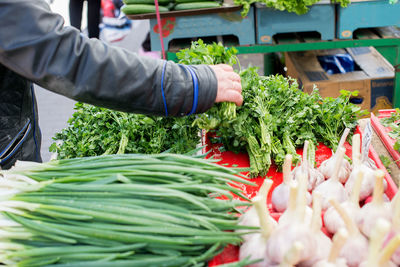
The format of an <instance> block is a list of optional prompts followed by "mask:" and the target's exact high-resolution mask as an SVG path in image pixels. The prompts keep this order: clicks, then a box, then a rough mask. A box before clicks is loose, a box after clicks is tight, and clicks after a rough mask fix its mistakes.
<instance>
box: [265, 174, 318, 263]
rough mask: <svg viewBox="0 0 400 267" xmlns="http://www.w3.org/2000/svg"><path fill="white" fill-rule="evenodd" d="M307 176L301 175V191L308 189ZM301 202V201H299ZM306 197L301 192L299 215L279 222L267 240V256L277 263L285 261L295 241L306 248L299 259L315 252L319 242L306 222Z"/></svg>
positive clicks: (306, 258)
mask: <svg viewBox="0 0 400 267" xmlns="http://www.w3.org/2000/svg"><path fill="white" fill-rule="evenodd" d="M306 179H307V178H306V177H305V176H302V177H300V187H301V188H300V190H299V191H300V192H302V191H303V190H305V191H306V190H307V189H306V183H307V181H306ZM299 202H300V203H299ZM305 207H306V197H305V195H304V194H300V197H299V198H298V206H297V207H296V214H297V216H293V220H292V222H291V223H290V224H278V227H277V228H276V229H275V231H273V232H272V233H271V235H270V237H269V239H268V242H267V254H266V255H267V258H268V259H270V261H272V262H275V263H280V262H282V261H283V259H284V256H285V255H286V253H287V252H288V251H289V250H290V248H291V246H292V244H293V243H295V242H300V243H301V244H302V245H303V246H304V249H303V250H302V252H301V255H300V257H299V261H300V262H301V261H305V260H308V259H309V258H310V257H311V256H312V254H313V253H314V251H315V249H316V246H317V242H316V239H315V237H314V234H313V232H312V231H311V230H310V224H309V223H305V210H306V209H305Z"/></svg>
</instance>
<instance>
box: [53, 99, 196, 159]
mask: <svg viewBox="0 0 400 267" xmlns="http://www.w3.org/2000/svg"><path fill="white" fill-rule="evenodd" d="M75 110H76V111H75V113H74V114H73V115H72V118H70V119H69V121H68V123H69V125H68V127H67V128H65V129H63V130H62V131H61V132H59V133H56V135H55V137H54V138H53V139H54V140H56V141H57V142H55V143H53V144H52V145H51V146H50V151H52V152H57V156H58V159H65V158H75V157H87V156H99V155H106V154H124V153H144V154H153V153H160V152H164V151H167V150H168V151H169V152H172V153H179V154H185V153H187V152H190V151H191V150H194V149H195V148H196V145H197V144H198V143H199V130H198V129H197V128H196V127H191V124H192V123H193V120H194V119H195V117H194V116H188V117H183V118H173V117H157V116H145V115H140V114H129V113H124V112H118V111H113V110H109V109H105V108H100V107H95V106H92V105H88V104H82V103H77V104H76V105H75Z"/></svg>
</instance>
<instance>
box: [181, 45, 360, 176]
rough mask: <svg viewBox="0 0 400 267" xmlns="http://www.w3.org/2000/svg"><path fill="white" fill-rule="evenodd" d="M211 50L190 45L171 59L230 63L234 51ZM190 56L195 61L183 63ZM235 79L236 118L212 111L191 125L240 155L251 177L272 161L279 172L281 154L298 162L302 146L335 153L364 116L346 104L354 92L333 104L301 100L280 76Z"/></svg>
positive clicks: (247, 74) (253, 72)
mask: <svg viewBox="0 0 400 267" xmlns="http://www.w3.org/2000/svg"><path fill="white" fill-rule="evenodd" d="M216 45H217V44H215V43H214V44H212V45H210V46H206V45H204V44H203V43H202V42H200V43H194V44H193V45H192V47H191V48H190V49H186V50H185V52H184V53H180V54H178V55H177V56H178V59H181V61H182V62H185V63H191V62H196V63H210V62H221V58H223V59H224V60H227V61H228V62H232V61H233V60H231V59H230V57H233V53H234V52H235V51H233V52H229V53H228V51H229V50H227V49H226V48H224V49H223V48H222V45H220V44H219V45H218V46H221V48H217V47H216ZM213 53H215V54H213ZM224 53H226V54H224ZM190 55H193V56H194V58H195V60H193V61H192V60H188V59H187V58H189V57H190ZM214 55H215V57H216V59H215V60H214V59H212V58H213V56H214ZM202 59H204V60H205V61H202ZM240 76H241V79H242V94H243V99H244V102H243V105H242V106H240V107H236V116H227V115H226V114H227V112H226V110H227V107H226V106H223V105H216V106H215V107H213V108H212V109H210V110H209V111H207V112H206V113H205V114H201V115H199V116H198V117H197V119H196V120H195V121H194V124H195V125H198V126H199V127H200V128H202V129H206V130H208V131H213V132H215V133H216V136H218V138H216V139H215V140H214V141H215V142H219V143H222V144H223V145H224V146H225V150H230V151H234V152H240V151H246V152H247V153H248V155H249V160H250V176H251V177H256V176H259V175H261V176H264V175H266V174H267V172H268V169H269V167H270V165H271V164H272V160H273V161H274V162H275V163H276V164H277V165H278V166H280V165H281V164H282V163H283V161H284V158H285V155H286V154H292V155H293V161H294V163H296V162H298V161H299V160H300V157H299V155H298V154H297V153H296V148H297V147H300V146H303V144H304V141H305V140H309V141H311V143H312V144H311V145H312V147H315V145H317V143H318V142H323V143H325V144H326V145H328V146H330V147H331V148H333V149H334V150H335V149H336V147H337V145H338V140H339V138H340V136H341V135H342V133H343V131H344V129H345V128H346V127H348V128H350V129H353V128H354V127H355V126H356V125H357V120H358V118H359V117H361V116H362V115H364V114H365V113H364V112H363V111H361V110H360V108H359V107H358V106H356V105H353V104H351V103H349V100H350V97H351V96H352V95H356V94H357V92H354V93H350V92H346V91H342V92H341V96H339V97H338V98H325V99H322V97H321V96H320V95H319V93H318V90H317V89H315V90H314V92H313V93H311V94H306V93H304V92H302V91H301V90H299V88H298V84H297V81H296V80H294V79H291V78H285V77H283V76H281V75H272V76H268V77H264V76H259V75H258V73H257V69H256V68H248V69H246V70H243V71H241V72H240Z"/></svg>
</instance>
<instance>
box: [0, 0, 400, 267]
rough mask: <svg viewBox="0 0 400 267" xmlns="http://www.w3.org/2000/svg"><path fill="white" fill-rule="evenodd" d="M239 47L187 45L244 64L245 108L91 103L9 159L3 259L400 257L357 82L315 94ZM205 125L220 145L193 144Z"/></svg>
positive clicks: (196, 55)
mask: <svg viewBox="0 0 400 267" xmlns="http://www.w3.org/2000/svg"><path fill="white" fill-rule="evenodd" d="M127 1H130V0H127ZM140 1H143V0H140ZM137 4H138V5H142V3H137ZM144 4H145V3H144ZM182 4H186V3H182ZM236 52H237V51H236V50H235V49H234V48H230V49H227V48H225V47H224V46H222V45H221V44H216V43H213V44H211V45H206V44H204V43H203V42H202V41H201V40H199V41H197V42H194V43H193V44H192V46H191V48H189V49H183V50H181V51H180V52H179V53H177V57H178V59H179V60H180V63H181V64H220V63H225V64H229V65H231V66H235V65H237V66H238V68H239V70H238V73H239V74H240V77H241V80H242V88H243V91H242V94H243V98H244V102H243V105H242V106H240V107H237V106H236V105H235V104H234V103H217V104H215V105H214V106H213V107H212V108H211V109H210V110H209V111H207V112H206V113H204V114H198V115H196V116H188V117H184V118H170V117H166V118H165V117H156V116H144V115H138V114H127V113H123V112H116V111H111V110H108V109H103V108H98V107H94V106H90V105H86V104H82V103H78V104H77V105H76V112H75V113H74V114H73V117H72V118H71V119H70V120H69V126H68V128H66V129H64V130H63V131H62V132H60V133H58V134H57V135H56V136H55V138H54V139H55V140H56V141H58V142H56V143H54V144H53V145H52V146H51V150H52V151H54V152H57V154H58V157H59V159H58V160H54V161H50V162H47V163H41V164H39V163H32V162H17V164H16V166H14V167H13V168H12V169H10V170H7V171H5V170H4V171H1V170H0V264H4V265H8V266H44V265H46V266H62V267H67V266H68V267H75V266H89V267H90V266H96V267H97V266H99V267H103V266H146V267H147V266H205V265H209V266H215V265H213V264H212V262H213V260H214V259H215V258H216V257H218V256H219V255H221V252H222V254H223V252H224V249H225V248H227V247H228V248H229V247H236V248H237V250H236V252H237V255H236V254H235V255H236V256H237V259H236V260H237V261H234V262H231V261H229V262H228V263H226V262H223V263H226V264H224V265H220V266H221V267H234V266H235V267H239V266H249V267H266V266H268V267H270V266H288V267H289V266H302V267H303V266H304V267H307V266H310V267H331V266H332V267H333V266H350V267H353V266H354V267H356V266H362V267H369V266H374V267H375V266H382V267H391V266H399V265H400V248H399V247H400V193H397V194H396V195H395V192H396V190H395V189H394V188H392V187H393V186H392V182H389V180H388V181H386V180H385V176H384V173H383V171H381V170H379V169H378V167H377V166H376V165H375V162H373V161H372V160H371V158H369V156H368V155H369V153H372V152H371V150H370V148H369V141H368V134H365V135H364V136H363V138H362V137H361V135H360V133H359V131H360V130H359V129H356V126H357V121H358V119H359V118H360V117H361V116H363V115H364V114H365V112H364V111H362V110H360V108H359V107H358V106H356V105H354V104H351V103H349V99H350V97H351V96H353V95H356V94H357V92H353V93H350V92H347V91H342V92H341V95H340V96H339V97H337V98H329V97H328V98H322V97H321V96H320V95H319V94H318V89H315V90H314V92H313V93H312V94H306V93H304V92H302V91H301V90H300V89H299V86H298V84H297V82H296V80H294V79H291V78H285V77H283V76H282V75H272V76H267V77H265V76H260V75H258V73H257V69H256V68H254V67H249V68H247V69H241V66H240V63H239V61H238V59H237V57H236ZM235 67H236V66H235ZM396 121H397V120H393V122H391V123H395V122H396ZM200 130H205V131H207V133H206V134H205V135H204V136H203V137H204V138H205V139H206V141H207V142H206V143H207V145H208V146H207V147H205V148H204V150H205V151H208V152H207V153H206V154H204V155H200V156H193V155H194V154H195V153H196V152H198V151H199V149H200V148H197V149H196V146H197V145H198V144H199V142H200V136H199V133H200ZM364 137H365V138H364ZM361 143H362V144H363V146H362V147H361ZM214 145H215V146H216V147H218V150H219V152H221V153H224V152H225V153H231V154H234V155H238V157H240V156H241V155H243V154H244V155H245V158H246V163H248V164H247V165H246V167H247V166H249V168H236V167H235V166H234V165H233V164H232V163H231V162H228V163H226V162H224V161H223V158H221V160H219V159H218V155H216V154H213V152H214V150H213V149H214V148H213V146H214ZM350 146H351V150H350V149H349V148H350ZM322 150H324V152H321V151H322ZM161 152H163V153H161ZM172 153H176V154H172ZM235 153H236V154H235ZM321 153H325V154H327V155H326V157H324V159H323V160H321V157H320V156H321ZM183 154H186V155H183ZM189 155H192V156H189ZM203 157H207V158H208V159H204V158H203ZM374 159H375V160H376V157H374ZM376 163H377V165H378V166H380V163H379V162H376ZM225 164H228V165H230V166H231V167H230V168H227V167H225V166H222V165H225ZM271 169H272V170H273V172H274V175H273V177H267V176H268V174H270V173H271ZM280 169H282V172H283V177H282V182H281V181H279V179H277V177H276V176H279V175H280V174H279V175H278V174H277V171H278V170H279V171H280ZM244 173H246V174H244ZM269 178H271V179H269ZM260 180H261V181H262V183H261V186H260V188H258V186H257V183H258V184H260V182H259V181H260ZM277 183H279V184H277ZM248 188H252V189H250V190H249V191H247V190H248ZM388 189H390V190H388ZM235 255H234V256H235Z"/></svg>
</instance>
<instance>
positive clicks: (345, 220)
mask: <svg viewBox="0 0 400 267" xmlns="http://www.w3.org/2000/svg"><path fill="white" fill-rule="evenodd" d="M347 133H348V131H347V130H346V131H345V134H344V136H343V138H342V140H344V139H345V136H347ZM364 141H365V140H364ZM364 151H368V148H367V147H365V148H364ZM361 152H362V153H365V152H363V151H361ZM344 153H345V149H344V147H343V143H342V142H340V145H339V147H338V149H337V152H336V153H335V154H333V155H332V157H331V158H330V159H327V160H326V161H324V162H322V164H321V166H320V168H319V169H318V170H317V171H319V170H320V169H321V167H322V168H328V167H329V165H331V164H333V167H329V168H328V169H330V171H326V174H327V175H323V177H324V176H325V178H326V179H327V180H325V178H324V181H323V182H322V183H320V184H319V185H317V187H316V188H315V189H312V190H310V189H308V188H310V184H311V183H313V180H311V179H310V177H309V175H307V172H308V170H307V169H306V168H305V167H303V168H300V169H297V168H299V167H296V169H297V170H293V171H291V172H290V168H287V166H288V165H289V162H290V159H291V156H290V155H288V156H287V157H286V161H285V167H284V179H285V180H284V183H285V185H284V186H286V187H289V198H287V192H286V190H282V188H281V186H277V187H275V189H274V190H273V192H272V197H271V201H272V204H273V205H272V207H274V209H275V211H276V210H277V205H276V203H275V205H274V202H273V201H274V198H276V199H279V198H280V199H286V203H284V204H285V205H284V206H285V207H283V205H282V209H279V212H280V217H279V220H277V222H276V221H274V220H273V218H272V216H271V214H270V210H268V207H267V203H266V199H265V196H266V195H267V194H268V190H269V189H270V188H271V184H272V183H273V182H272V181H271V180H268V179H266V180H265V181H264V184H263V185H262V186H261V188H260V191H259V193H258V195H257V196H255V197H254V198H252V203H253V204H254V207H252V208H250V209H248V211H247V212H246V213H245V214H243V215H242V216H241V218H240V221H239V223H240V225H243V226H245V225H248V226H259V227H260V231H259V232H255V233H249V234H244V235H243V240H244V242H243V244H242V245H241V247H240V251H239V259H244V258H248V257H250V259H257V258H261V259H262V261H260V262H258V263H254V264H250V265H249V267H266V266H304V267H323V266H326V267H327V266H340V267H341V266H343V267H345V266H348V267H359V266H361V267H364V266H371V267H372V266H374V267H375V266H380V267H392V266H399V264H400V257H399V255H400V193H399V191H397V193H396V194H395V195H394V193H392V192H391V191H388V192H387V193H388V195H386V194H385V187H386V186H387V185H386V181H385V179H384V172H383V171H381V170H378V169H376V168H372V169H371V167H370V166H368V165H366V164H365V162H366V160H365V159H363V158H362V157H361V155H360V135H359V134H355V135H354V136H353V146H352V162H353V164H352V165H351V166H347V164H343V162H346V161H347V160H346V159H343V155H344ZM304 154H307V142H306V143H305V148H304V152H303V161H304V160H305V158H307V156H305V155H304ZM306 161H307V160H306ZM347 163H348V162H347ZM303 164H304V162H303ZM300 167H301V166H300ZM306 167H307V166H306ZM339 177H340V179H339ZM354 177H355V179H356V181H352V179H354ZM371 177H372V183H373V185H372V188H373V190H372V191H371V190H369V188H367V187H366V185H369V184H370V181H369V180H370V178H371ZM364 182H366V183H367V184H365V183H364ZM266 183H269V186H265V185H266ZM267 185H268V184H267ZM366 189H367V190H366ZM309 191H311V193H312V209H311V208H310V204H311V203H310V204H307V202H308V194H309ZM274 196H275V197H274ZM389 197H390V198H391V200H389ZM367 198H371V199H372V200H371V201H365V200H366V199H367ZM281 202H282V201H281ZM279 207H281V206H279ZM254 208H255V211H256V212H255V211H254ZM271 211H274V210H271ZM321 215H322V216H321ZM326 232H327V233H329V235H327V234H326ZM328 236H329V237H331V236H332V237H333V238H332V239H330V238H329V237H328Z"/></svg>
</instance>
